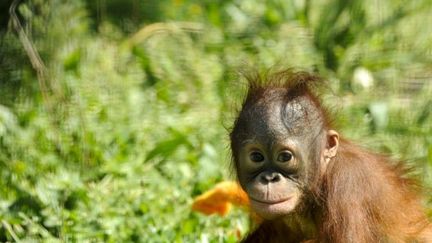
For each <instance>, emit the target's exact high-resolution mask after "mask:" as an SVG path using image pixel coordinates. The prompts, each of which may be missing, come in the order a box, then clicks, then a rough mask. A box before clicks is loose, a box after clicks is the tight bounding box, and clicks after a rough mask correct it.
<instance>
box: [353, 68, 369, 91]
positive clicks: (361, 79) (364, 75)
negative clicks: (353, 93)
mask: <svg viewBox="0 0 432 243" xmlns="http://www.w3.org/2000/svg"><path fill="white" fill-rule="evenodd" d="M352 82H353V84H354V85H355V86H360V87H362V88H364V89H369V88H370V87H372V86H373V84H374V78H373V76H372V73H371V72H370V71H369V70H367V69H366V68H364V67H358V68H356V69H355V70H354V74H353V79H352Z"/></svg>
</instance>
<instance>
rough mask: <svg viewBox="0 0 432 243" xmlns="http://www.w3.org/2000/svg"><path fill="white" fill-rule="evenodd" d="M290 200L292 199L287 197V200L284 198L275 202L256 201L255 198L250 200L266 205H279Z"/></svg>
mask: <svg viewBox="0 0 432 243" xmlns="http://www.w3.org/2000/svg"><path fill="white" fill-rule="evenodd" d="M290 199H291V197H287V198H283V199H280V200H275V201H269V200H264V201H263V200H258V199H255V198H253V197H250V200H252V201H255V202H258V203H264V204H278V203H282V202H286V201H288V200H290Z"/></svg>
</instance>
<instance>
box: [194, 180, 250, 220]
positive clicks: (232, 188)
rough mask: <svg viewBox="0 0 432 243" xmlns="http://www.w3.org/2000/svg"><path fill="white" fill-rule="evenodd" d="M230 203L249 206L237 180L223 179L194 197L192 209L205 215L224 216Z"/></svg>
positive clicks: (247, 199)
mask: <svg viewBox="0 0 432 243" xmlns="http://www.w3.org/2000/svg"><path fill="white" fill-rule="evenodd" d="M232 204H234V205H236V206H243V207H249V198H248V196H247V194H246V193H245V192H244V191H243V189H242V188H241V187H240V185H239V184H238V183H237V182H234V181H223V182H220V183H218V184H217V185H216V186H215V187H214V188H213V189H210V190H209V191H207V192H205V193H204V194H202V195H200V196H198V197H197V198H195V200H194V202H193V204H192V210H194V211H197V212H201V213H203V214H206V215H211V214H215V213H216V214H219V215H220V216H225V215H226V214H227V213H228V212H229V211H230V209H231V205H232Z"/></svg>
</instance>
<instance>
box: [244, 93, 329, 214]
mask: <svg viewBox="0 0 432 243" xmlns="http://www.w3.org/2000/svg"><path fill="white" fill-rule="evenodd" d="M266 97H269V98H266ZM318 114H319V113H318V111H317V109H316V108H315V107H314V106H313V103H312V102H311V100H309V99H308V98H307V97H305V96H301V97H299V98H295V99H293V100H290V101H288V102H287V101H286V100H285V99H284V90H282V89H281V90H278V89H275V90H271V94H267V95H264V96H263V98H262V99H260V100H258V101H257V102H255V103H253V104H251V105H249V106H247V107H245V108H244V109H243V110H242V112H241V113H240V118H239V119H241V120H243V121H244V124H245V126H244V129H242V130H241V131H240V132H239V133H241V135H239V136H238V138H239V141H238V148H239V149H238V151H237V156H236V157H237V158H238V161H236V169H237V174H238V178H239V181H240V184H241V186H242V187H243V189H244V190H245V191H246V193H247V194H248V195H249V198H250V201H251V207H252V208H253V210H254V211H255V212H256V213H258V214H259V215H260V216H261V217H263V218H265V219H274V218H278V217H280V216H283V215H287V214H289V213H291V212H294V211H295V210H296V209H297V208H298V206H299V205H300V204H301V202H302V201H304V195H306V194H307V193H305V191H307V190H308V185H309V184H310V181H311V180H312V179H313V178H312V177H311V175H313V174H316V172H317V171H321V170H323V168H322V165H324V164H325V161H326V158H325V153H324V152H325V150H326V149H325V148H326V138H327V136H326V135H327V131H325V130H324V129H323V126H322V122H321V120H320V118H319V117H320V116H319V115H318ZM336 135H337V134H336ZM317 146H318V148H317ZM317 153H318V156H316V154H317ZM314 160H317V161H314Z"/></svg>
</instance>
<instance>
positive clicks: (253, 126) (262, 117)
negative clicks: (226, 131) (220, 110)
mask: <svg viewBox="0 0 432 243" xmlns="http://www.w3.org/2000/svg"><path fill="white" fill-rule="evenodd" d="M244 111H245V113H244V114H243V115H244V117H243V119H246V120H247V121H248V123H249V126H248V130H249V131H248V132H249V133H256V135H259V134H263V135H267V136H268V135H271V136H273V137H275V138H276V137H279V136H286V135H287V134H289V135H293V136H295V135H302V134H305V133H308V132H310V130H309V128H310V129H312V128H317V127H318V128H321V127H322V118H321V116H320V112H319V109H318V108H317V107H316V106H315V105H314V103H313V102H312V101H311V100H310V99H309V98H307V97H306V96H299V97H296V98H293V99H290V100H287V99H286V98H285V97H284V96H278V95H275V94H272V95H268V94H267V95H265V96H263V97H262V98H261V99H259V100H257V101H256V102H255V103H254V104H250V106H248V107H245V110H244Z"/></svg>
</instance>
